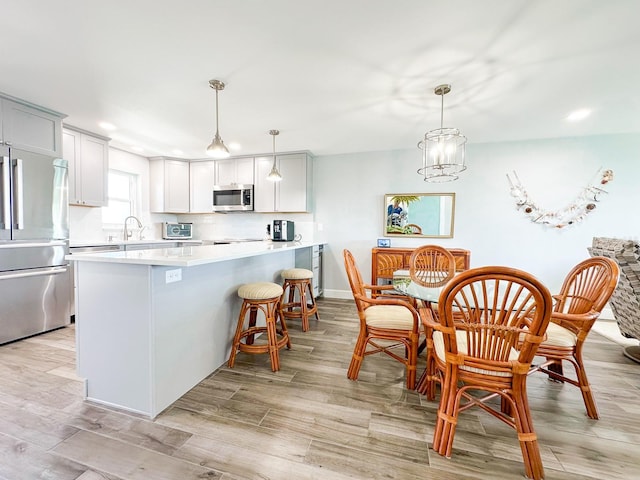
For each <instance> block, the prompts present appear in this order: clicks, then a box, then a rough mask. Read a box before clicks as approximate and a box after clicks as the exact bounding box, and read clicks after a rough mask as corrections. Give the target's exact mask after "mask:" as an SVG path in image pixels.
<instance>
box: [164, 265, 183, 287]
mask: <svg viewBox="0 0 640 480" xmlns="http://www.w3.org/2000/svg"><path fill="white" fill-rule="evenodd" d="M180 280H182V269H181V268H176V269H174V270H167V272H166V277H165V282H166V283H173V282H179V281H180Z"/></svg>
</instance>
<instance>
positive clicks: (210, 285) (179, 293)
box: [67, 242, 317, 418]
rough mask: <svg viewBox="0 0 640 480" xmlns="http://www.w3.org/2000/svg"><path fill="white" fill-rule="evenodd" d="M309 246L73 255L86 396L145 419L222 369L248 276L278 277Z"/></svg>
mask: <svg viewBox="0 0 640 480" xmlns="http://www.w3.org/2000/svg"><path fill="white" fill-rule="evenodd" d="M314 245H317V244H314V243H311V242H250V243H239V244H229V245H207V246H182V247H175V248H163V249H154V250H136V251H118V252H106V253H90V254H74V255H70V256H68V257H67V259H68V260H70V261H72V262H73V263H74V269H75V282H76V299H75V302H76V344H77V362H78V363H77V373H78V375H79V376H80V377H81V378H84V379H85V397H86V399H88V400H91V401H95V402H98V403H101V404H104V405H109V406H112V407H117V408H122V409H125V410H128V411H132V412H136V413H140V414H143V415H146V416H149V417H151V418H154V417H155V416H157V415H158V414H159V413H160V412H162V411H163V410H164V409H165V408H167V407H168V406H169V405H171V404H172V403H173V402H175V401H176V400H177V399H178V398H180V397H181V396H182V395H184V394H185V393H186V392H187V391H188V390H189V389H191V388H192V387H194V386H195V385H196V384H197V383H198V382H200V381H201V380H203V379H204V378H206V377H207V376H208V375H210V374H211V373H212V372H213V371H215V370H216V369H217V368H218V367H220V366H221V365H223V364H224V363H225V362H226V360H227V358H228V356H229V351H230V348H231V339H232V338H233V333H234V329H235V325H236V322H237V318H238V313H239V310H240V305H241V301H240V299H239V298H238V296H237V293H236V292H237V289H238V287H239V286H240V285H242V284H244V283H247V282H258V281H270V282H276V283H279V282H280V278H279V273H280V272H281V271H282V270H283V269H286V268H292V267H295V266H296V255H295V252H296V250H300V249H310V248H312V247H313V246H314Z"/></svg>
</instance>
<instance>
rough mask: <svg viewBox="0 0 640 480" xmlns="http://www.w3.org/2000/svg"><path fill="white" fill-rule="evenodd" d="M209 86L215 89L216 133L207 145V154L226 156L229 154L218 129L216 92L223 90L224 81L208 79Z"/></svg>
mask: <svg viewBox="0 0 640 480" xmlns="http://www.w3.org/2000/svg"><path fill="white" fill-rule="evenodd" d="M209 86H210V87H211V88H213V89H214V90H215V91H216V134H215V136H214V137H213V140H212V141H211V143H210V144H209V146H208V147H207V155H209V156H210V157H213V158H228V157H229V156H230V155H231V154H230V153H229V149H228V148H227V146H226V145H225V144H224V140H222V137H220V132H219V131H218V92H219V91H220V90H224V83H222V82H221V81H220V80H209Z"/></svg>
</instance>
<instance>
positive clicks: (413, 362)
mask: <svg viewBox="0 0 640 480" xmlns="http://www.w3.org/2000/svg"><path fill="white" fill-rule="evenodd" d="M417 365H418V335H416V336H415V337H412V338H410V339H409V347H408V348H407V389H408V390H415V388H416V370H417Z"/></svg>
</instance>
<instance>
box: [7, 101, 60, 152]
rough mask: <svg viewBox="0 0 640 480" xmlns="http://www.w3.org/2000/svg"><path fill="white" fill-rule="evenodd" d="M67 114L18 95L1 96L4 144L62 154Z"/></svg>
mask: <svg viewBox="0 0 640 480" xmlns="http://www.w3.org/2000/svg"><path fill="white" fill-rule="evenodd" d="M64 117H65V115H62V114H61V113H58V112H54V111H52V110H48V109H45V108H42V107H38V106H36V105H31V104H29V103H27V102H21V101H19V100H18V99H14V98H8V97H6V96H2V97H0V145H2V144H4V145H7V146H10V147H12V148H17V149H22V150H28V151H30V152H35V153H41V154H44V155H53V156H56V157H60V156H62V119H63V118H64Z"/></svg>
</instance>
